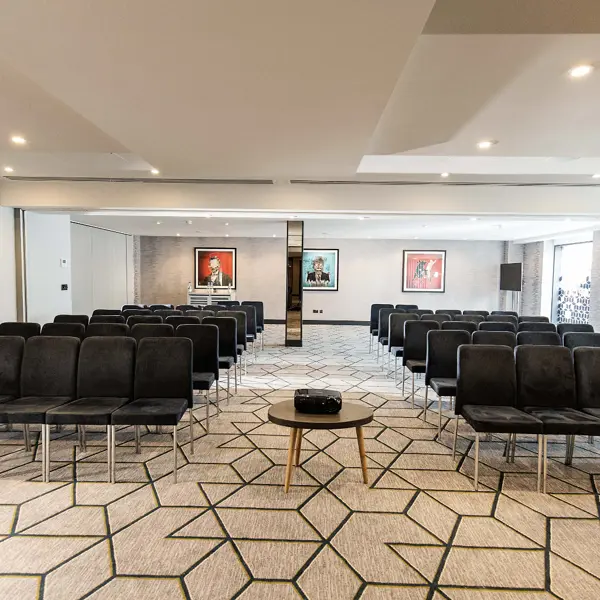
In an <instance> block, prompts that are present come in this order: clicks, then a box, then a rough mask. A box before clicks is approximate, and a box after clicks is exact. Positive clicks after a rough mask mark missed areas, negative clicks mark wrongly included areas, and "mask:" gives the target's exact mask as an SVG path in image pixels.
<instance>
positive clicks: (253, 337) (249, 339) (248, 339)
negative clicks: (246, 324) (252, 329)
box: [246, 333, 256, 342]
mask: <svg viewBox="0 0 600 600" xmlns="http://www.w3.org/2000/svg"><path fill="white" fill-rule="evenodd" d="M255 339H256V336H255V335H254V334H253V333H249V334H248V335H247V336H246V340H247V341H249V342H253V341H254V340H255Z"/></svg>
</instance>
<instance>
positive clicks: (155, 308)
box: [148, 304, 175, 312]
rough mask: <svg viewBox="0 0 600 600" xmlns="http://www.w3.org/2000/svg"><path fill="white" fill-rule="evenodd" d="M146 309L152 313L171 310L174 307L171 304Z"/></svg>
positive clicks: (155, 305)
mask: <svg viewBox="0 0 600 600" xmlns="http://www.w3.org/2000/svg"><path fill="white" fill-rule="evenodd" d="M148 308H149V309H150V310H151V311H153V312H154V311H157V310H173V309H174V308H175V307H174V306H173V305H172V304H151V305H150V306H149V307H148Z"/></svg>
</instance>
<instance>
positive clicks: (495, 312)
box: [490, 310, 519, 320]
mask: <svg viewBox="0 0 600 600" xmlns="http://www.w3.org/2000/svg"><path fill="white" fill-rule="evenodd" d="M494 315H498V316H501V315H502V316H509V317H515V319H518V318H519V313H518V312H515V311H514V310H493V311H492V312H491V314H490V316H494ZM493 320H495V319H493Z"/></svg>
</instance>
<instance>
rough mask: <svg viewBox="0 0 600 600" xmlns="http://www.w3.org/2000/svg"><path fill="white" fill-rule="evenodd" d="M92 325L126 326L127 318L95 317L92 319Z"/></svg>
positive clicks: (118, 316) (120, 316)
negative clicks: (112, 324)
mask: <svg viewBox="0 0 600 600" xmlns="http://www.w3.org/2000/svg"><path fill="white" fill-rule="evenodd" d="M92 323H122V324H123V325H125V317H124V316H123V315H95V316H93V317H91V318H90V324H92Z"/></svg>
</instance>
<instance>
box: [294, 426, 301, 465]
mask: <svg viewBox="0 0 600 600" xmlns="http://www.w3.org/2000/svg"><path fill="white" fill-rule="evenodd" d="M297 432H298V433H297V434H296V458H295V459H294V466H296V467H297V466H298V465H299V464H300V450H301V449H302V429H298V430H297Z"/></svg>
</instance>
